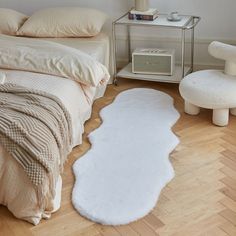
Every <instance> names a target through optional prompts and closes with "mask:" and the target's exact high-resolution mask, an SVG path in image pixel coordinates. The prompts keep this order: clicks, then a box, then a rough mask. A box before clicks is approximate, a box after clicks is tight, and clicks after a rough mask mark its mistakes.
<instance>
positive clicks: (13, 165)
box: [0, 35, 109, 224]
mask: <svg viewBox="0 0 236 236" xmlns="http://www.w3.org/2000/svg"><path fill="white" fill-rule="evenodd" d="M102 38H103V40H104V39H105V38H106V39H107V37H105V35H104V36H102ZM97 39H99V37H98V38H97ZM97 39H94V41H93V40H92V39H90V40H88V41H87V43H86V40H85V39H81V40H80V39H62V41H63V44H67V43H68V44H69V45H68V44H67V45H68V46H71V45H72V44H71V43H72V41H73V47H76V48H80V49H82V50H83V51H84V52H86V50H88V53H89V54H90V55H92V56H93V57H95V58H96V59H98V60H99V61H100V62H101V63H103V64H106V63H109V59H108V56H109V54H107V52H108V51H109V50H108V51H107V49H109V46H108V45H109V41H107V43H108V45H107V44H106V43H104V41H103V40H102V43H101V41H100V40H97ZM96 40H97V41H96ZM76 42H77V43H76ZM96 42H97V43H96ZM96 44H97V47H96ZM103 44H104V46H102V45H103ZM85 48H86V49H85ZM102 48H103V49H102ZM102 51H103V55H102ZM107 65H108V64H107ZM1 72H3V73H5V75H6V79H5V82H12V83H16V84H19V85H23V86H25V87H28V88H34V89H39V90H43V91H46V92H49V93H51V94H53V95H55V96H57V97H58V98H60V99H61V101H62V102H63V104H64V105H65V107H66V108H67V110H68V112H69V113H70V115H71V118H72V127H73V142H74V146H76V145H78V144H80V143H81V142H82V133H83V131H84V129H83V125H84V122H85V121H86V120H87V119H89V117H90V114H91V106H92V101H93V100H94V99H95V97H96V96H97V93H99V94H100V96H101V95H102V93H103V91H104V87H105V86H103V87H100V88H99V89H96V88H94V87H89V86H81V85H80V84H78V83H76V82H75V81H72V80H68V79H64V78H61V77H57V76H49V75H43V74H37V73H32V72H23V71H14V70H3V69H0V73H1ZM56 192H57V194H56V197H55V199H47V205H46V206H45V209H43V210H41V209H40V208H39V207H38V204H37V196H36V193H35V190H34V187H33V185H32V183H31V182H30V181H29V179H28V178H27V176H26V174H25V172H24V171H23V170H22V169H21V167H20V166H19V164H18V163H17V162H16V161H15V160H14V159H13V158H11V156H10V155H9V154H8V153H7V152H6V151H5V150H4V149H3V148H2V147H1V146H0V204H3V205H5V206H7V207H8V209H9V210H10V211H11V212H12V213H13V214H14V215H15V216H16V217H18V218H21V219H24V220H27V221H29V222H31V223H33V224H38V223H39V222H40V220H41V219H42V218H47V217H49V216H50V214H51V213H52V212H54V211H55V210H57V209H58V208H59V207H60V197H61V179H60V178H59V181H58V185H57V189H56Z"/></svg>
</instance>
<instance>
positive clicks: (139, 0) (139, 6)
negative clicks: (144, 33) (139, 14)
mask: <svg viewBox="0 0 236 236" xmlns="http://www.w3.org/2000/svg"><path fill="white" fill-rule="evenodd" d="M148 9H149V0H135V10H136V11H147V10H148Z"/></svg>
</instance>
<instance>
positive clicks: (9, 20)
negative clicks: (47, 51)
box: [0, 8, 28, 35]
mask: <svg viewBox="0 0 236 236" xmlns="http://www.w3.org/2000/svg"><path fill="white" fill-rule="evenodd" d="M27 18H28V17H27V16H26V15H24V14H22V13H20V12H17V11H14V10H11V9H7V8H0V34H8V35H16V32H17V31H18V29H19V28H20V27H21V26H22V25H23V23H24V22H25V21H26V20H27Z"/></svg>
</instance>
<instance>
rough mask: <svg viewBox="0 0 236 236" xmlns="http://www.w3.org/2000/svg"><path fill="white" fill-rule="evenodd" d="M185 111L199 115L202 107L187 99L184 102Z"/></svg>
mask: <svg viewBox="0 0 236 236" xmlns="http://www.w3.org/2000/svg"><path fill="white" fill-rule="evenodd" d="M184 111H185V112H186V113H187V114H189V115H198V114H199V112H200V107H198V106H195V105H193V104H192V103H189V102H187V101H185V102H184Z"/></svg>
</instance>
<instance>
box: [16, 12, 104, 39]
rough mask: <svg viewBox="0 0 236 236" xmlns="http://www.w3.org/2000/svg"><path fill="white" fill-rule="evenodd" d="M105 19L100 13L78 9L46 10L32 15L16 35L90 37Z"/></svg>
mask: <svg viewBox="0 0 236 236" xmlns="http://www.w3.org/2000/svg"><path fill="white" fill-rule="evenodd" d="M106 19H107V15H106V14H104V13H103V12H101V11H98V10H95V9H89V8H79V7H60V8H47V9H44V10H40V11H38V12H36V13H34V14H33V15H32V16H31V17H30V18H29V19H28V20H27V21H26V22H25V23H24V25H23V26H22V27H21V28H20V30H19V31H18V35H25V36H31V37H92V36H95V35H97V34H98V33H99V32H100V31H101V29H102V26H103V24H104V23H105V21H106Z"/></svg>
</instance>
